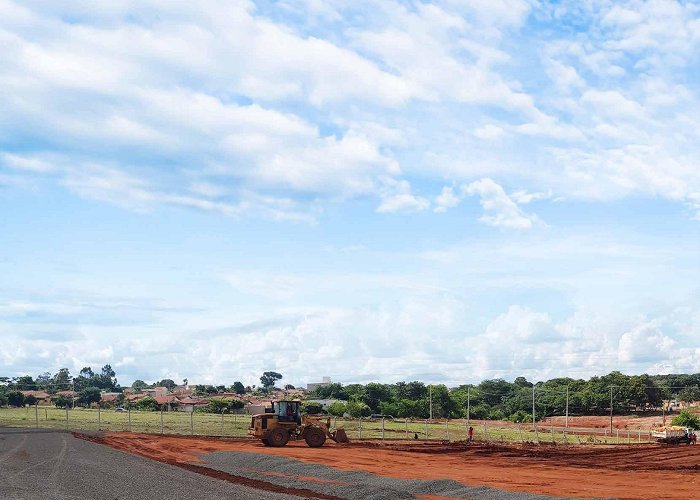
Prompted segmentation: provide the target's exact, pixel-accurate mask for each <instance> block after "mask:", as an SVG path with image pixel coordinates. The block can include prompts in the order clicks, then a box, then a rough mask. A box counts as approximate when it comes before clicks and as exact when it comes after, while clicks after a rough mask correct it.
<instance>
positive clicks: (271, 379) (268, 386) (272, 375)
mask: <svg viewBox="0 0 700 500" xmlns="http://www.w3.org/2000/svg"><path fill="white" fill-rule="evenodd" d="M278 380H282V375H281V374H279V373H277V372H265V373H263V374H262V377H260V383H261V384H262V386H263V389H264V390H265V391H267V392H269V391H270V390H272V389H273V388H274V387H275V383H276V382H277V381H278Z"/></svg>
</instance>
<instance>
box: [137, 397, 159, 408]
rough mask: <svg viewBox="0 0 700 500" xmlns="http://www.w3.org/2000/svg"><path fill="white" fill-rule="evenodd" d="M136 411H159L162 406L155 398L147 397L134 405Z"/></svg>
mask: <svg viewBox="0 0 700 500" xmlns="http://www.w3.org/2000/svg"><path fill="white" fill-rule="evenodd" d="M134 409H136V410H141V411H158V410H160V405H159V404H158V401H156V400H155V399H154V398H152V397H150V396H146V397H145V398H141V399H139V400H138V401H137V402H136V403H135V404H134Z"/></svg>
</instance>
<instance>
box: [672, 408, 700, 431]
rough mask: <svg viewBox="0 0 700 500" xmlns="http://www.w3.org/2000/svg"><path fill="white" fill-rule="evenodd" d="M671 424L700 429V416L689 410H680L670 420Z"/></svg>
mask: <svg viewBox="0 0 700 500" xmlns="http://www.w3.org/2000/svg"><path fill="white" fill-rule="evenodd" d="M671 425H680V426H681V427H690V428H691V429H700V417H698V416H697V415H693V414H692V413H690V412H689V411H685V410H684V411H682V412H680V413H679V414H678V415H676V416H675V417H673V419H672V420H671Z"/></svg>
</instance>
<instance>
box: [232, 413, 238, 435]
mask: <svg viewBox="0 0 700 500" xmlns="http://www.w3.org/2000/svg"><path fill="white" fill-rule="evenodd" d="M233 430H234V432H235V431H236V430H238V416H237V415H236V414H235V413H234V414H233Z"/></svg>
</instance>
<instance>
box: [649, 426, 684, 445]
mask: <svg viewBox="0 0 700 500" xmlns="http://www.w3.org/2000/svg"><path fill="white" fill-rule="evenodd" d="M692 433H693V431H692V429H689V428H687V427H680V426H677V425H666V426H663V427H655V428H653V429H652V430H651V437H653V438H655V439H656V441H658V442H659V443H667V444H680V443H685V444H688V443H690V435H691V434H692Z"/></svg>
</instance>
